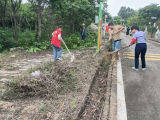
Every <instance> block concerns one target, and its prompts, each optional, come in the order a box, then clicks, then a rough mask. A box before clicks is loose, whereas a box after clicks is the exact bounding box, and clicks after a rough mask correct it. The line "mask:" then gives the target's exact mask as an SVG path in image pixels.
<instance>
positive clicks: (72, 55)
mask: <svg viewBox="0 0 160 120" xmlns="http://www.w3.org/2000/svg"><path fill="white" fill-rule="evenodd" d="M62 42H63V44H64V46H65V47H66V49H67V51H68V52H69V54H70V56H71V62H73V60H74V59H75V57H74V54H71V52H70V50H69V49H68V47H67V45H66V43H65V42H64V40H63V39H62Z"/></svg>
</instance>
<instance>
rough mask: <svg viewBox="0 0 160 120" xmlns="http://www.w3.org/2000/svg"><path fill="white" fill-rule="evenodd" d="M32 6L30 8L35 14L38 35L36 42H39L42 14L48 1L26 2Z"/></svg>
mask: <svg viewBox="0 0 160 120" xmlns="http://www.w3.org/2000/svg"><path fill="white" fill-rule="evenodd" d="M28 1H29V2H30V3H31V4H32V8H33V9H34V11H35V12H36V14H37V26H38V29H37V31H38V34H37V41H38V42H39V41H40V38H41V35H42V28H41V26H42V12H43V10H44V8H45V7H46V6H47V3H48V2H49V1H48V0H28Z"/></svg>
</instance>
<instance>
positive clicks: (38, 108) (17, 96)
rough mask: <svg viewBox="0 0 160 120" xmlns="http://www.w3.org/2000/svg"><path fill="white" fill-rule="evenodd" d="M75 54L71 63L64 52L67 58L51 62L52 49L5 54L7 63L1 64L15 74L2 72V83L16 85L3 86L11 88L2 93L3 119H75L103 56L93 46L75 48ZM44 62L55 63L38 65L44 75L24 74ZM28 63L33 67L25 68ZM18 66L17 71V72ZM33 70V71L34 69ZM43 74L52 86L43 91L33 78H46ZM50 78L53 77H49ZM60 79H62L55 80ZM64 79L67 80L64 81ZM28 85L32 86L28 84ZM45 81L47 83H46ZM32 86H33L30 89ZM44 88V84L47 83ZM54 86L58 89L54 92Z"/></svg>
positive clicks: (3, 61)
mask: <svg viewBox="0 0 160 120" xmlns="http://www.w3.org/2000/svg"><path fill="white" fill-rule="evenodd" d="M74 54H75V56H76V58H75V60H74V62H72V63H70V59H69V56H68V55H64V58H63V59H64V60H63V61H58V63H56V64H55V63H52V62H51V60H52V53H51V52H48V51H46V52H42V53H36V54H29V55H28V54H20V55H15V56H7V59H6V58H2V59H1V63H3V67H2V68H1V71H4V72H5V71H7V73H8V74H12V75H8V74H1V84H2V83H6V81H11V82H9V83H10V84H9V86H11V87H12V88H14V89H10V88H8V87H6V86H5V85H4V84H3V86H2V85H1V86H2V87H3V88H5V90H6V91H7V92H5V93H4V94H3V95H2V96H1V100H0V114H1V115H0V119H2V120H44V119H50V120H72V119H75V118H76V117H77V115H78V113H79V111H80V109H81V106H82V104H83V102H84V99H85V97H86V95H87V93H88V89H89V86H90V83H91V81H92V79H93V77H94V74H95V73H96V70H97V68H98V66H99V63H100V61H101V57H99V56H94V54H95V53H94V50H92V49H91V50H81V51H75V52H74ZM47 56H48V57H47ZM5 59H6V60H5ZM24 61H26V62H24ZM35 61H39V62H36V63H37V64H35V63H34V62H35ZM43 62H48V63H46V64H47V65H50V66H51V67H48V68H45V69H41V68H43V67H38V68H37V69H38V70H40V71H41V76H40V77H39V78H34V77H32V76H27V77H22V76H21V75H22V73H23V72H25V71H26V70H27V69H29V68H30V67H35V66H36V65H41V64H42V63H43ZM8 63H9V64H10V65H15V64H16V65H17V68H15V69H14V67H13V69H6V68H7V67H6V66H7V64H8ZM17 63H19V64H17ZM27 65H28V66H30V67H26V69H21V68H24V66H27ZM32 65H33V66H32ZM49 68H51V69H50V70H48V71H46V69H49ZM16 70H17V72H16V73H14V72H15V71H16ZM31 71H33V69H32V70H31ZM47 72H48V73H47ZM5 73H6V72H5ZM29 73H30V72H29ZM64 73H67V74H64ZM54 74H56V75H54ZM47 75H48V76H47ZM17 76H19V78H20V80H19V81H17V79H16V77H17ZM20 76H21V77H20ZM24 76H25V75H24ZM44 76H45V77H44ZM46 76H47V77H46ZM57 76H58V77H57ZM66 76H68V77H66ZM56 77H57V78H56ZM42 78H45V80H46V81H45V82H44V83H46V82H48V83H49V84H50V86H48V87H47V86H45V87H44V88H45V89H44V91H42V89H36V86H34V85H35V84H32V82H33V81H32V80H35V81H40V80H42ZM47 78H50V80H49V81H47ZM51 78H52V79H51ZM66 78H73V79H71V80H68V81H67V80H66ZM5 80H6V81H5ZM52 80H53V81H52ZM56 80H59V81H58V82H54V81H56ZM61 81H62V82H63V83H65V84H60V83H61ZM40 82H42V81H40ZM26 83H27V84H26ZM53 83H54V84H53ZM55 83H56V84H55ZM26 85H28V86H27V87H26ZM42 85H44V84H43V83H42ZM54 85H55V86H54ZM29 87H31V89H29ZM32 87H33V88H32ZM41 88H43V86H42V87H41ZM46 88H48V89H49V90H51V91H52V92H53V93H54V94H52V93H48V91H49V90H46ZM56 88H59V89H56ZM72 88H74V89H72ZM52 89H53V90H52ZM30 90H31V91H30ZM54 90H57V91H56V92H54ZM35 91H36V92H35ZM39 91H40V92H39ZM15 92H17V93H15ZM26 93H27V95H26ZM28 93H29V94H28Z"/></svg>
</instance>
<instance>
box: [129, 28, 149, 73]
mask: <svg viewBox="0 0 160 120" xmlns="http://www.w3.org/2000/svg"><path fill="white" fill-rule="evenodd" d="M131 33H132V34H134V35H133V38H132V40H131V42H130V45H129V46H132V45H133V44H136V47H135V66H134V67H132V69H133V70H135V71H138V70H139V55H140V54H141V62H142V70H143V71H144V70H146V62H145V55H146V51H147V44H146V34H145V32H143V31H140V30H139V27H138V26H132V27H131Z"/></svg>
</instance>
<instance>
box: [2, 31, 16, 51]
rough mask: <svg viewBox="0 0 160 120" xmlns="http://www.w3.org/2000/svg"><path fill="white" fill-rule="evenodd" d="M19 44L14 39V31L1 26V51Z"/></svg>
mask: <svg viewBox="0 0 160 120" xmlns="http://www.w3.org/2000/svg"><path fill="white" fill-rule="evenodd" d="M17 46H18V44H17V41H16V40H14V39H13V32H12V31H11V30H10V29H5V30H4V29H2V28H0V51H3V50H5V49H9V48H12V47H17Z"/></svg>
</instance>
